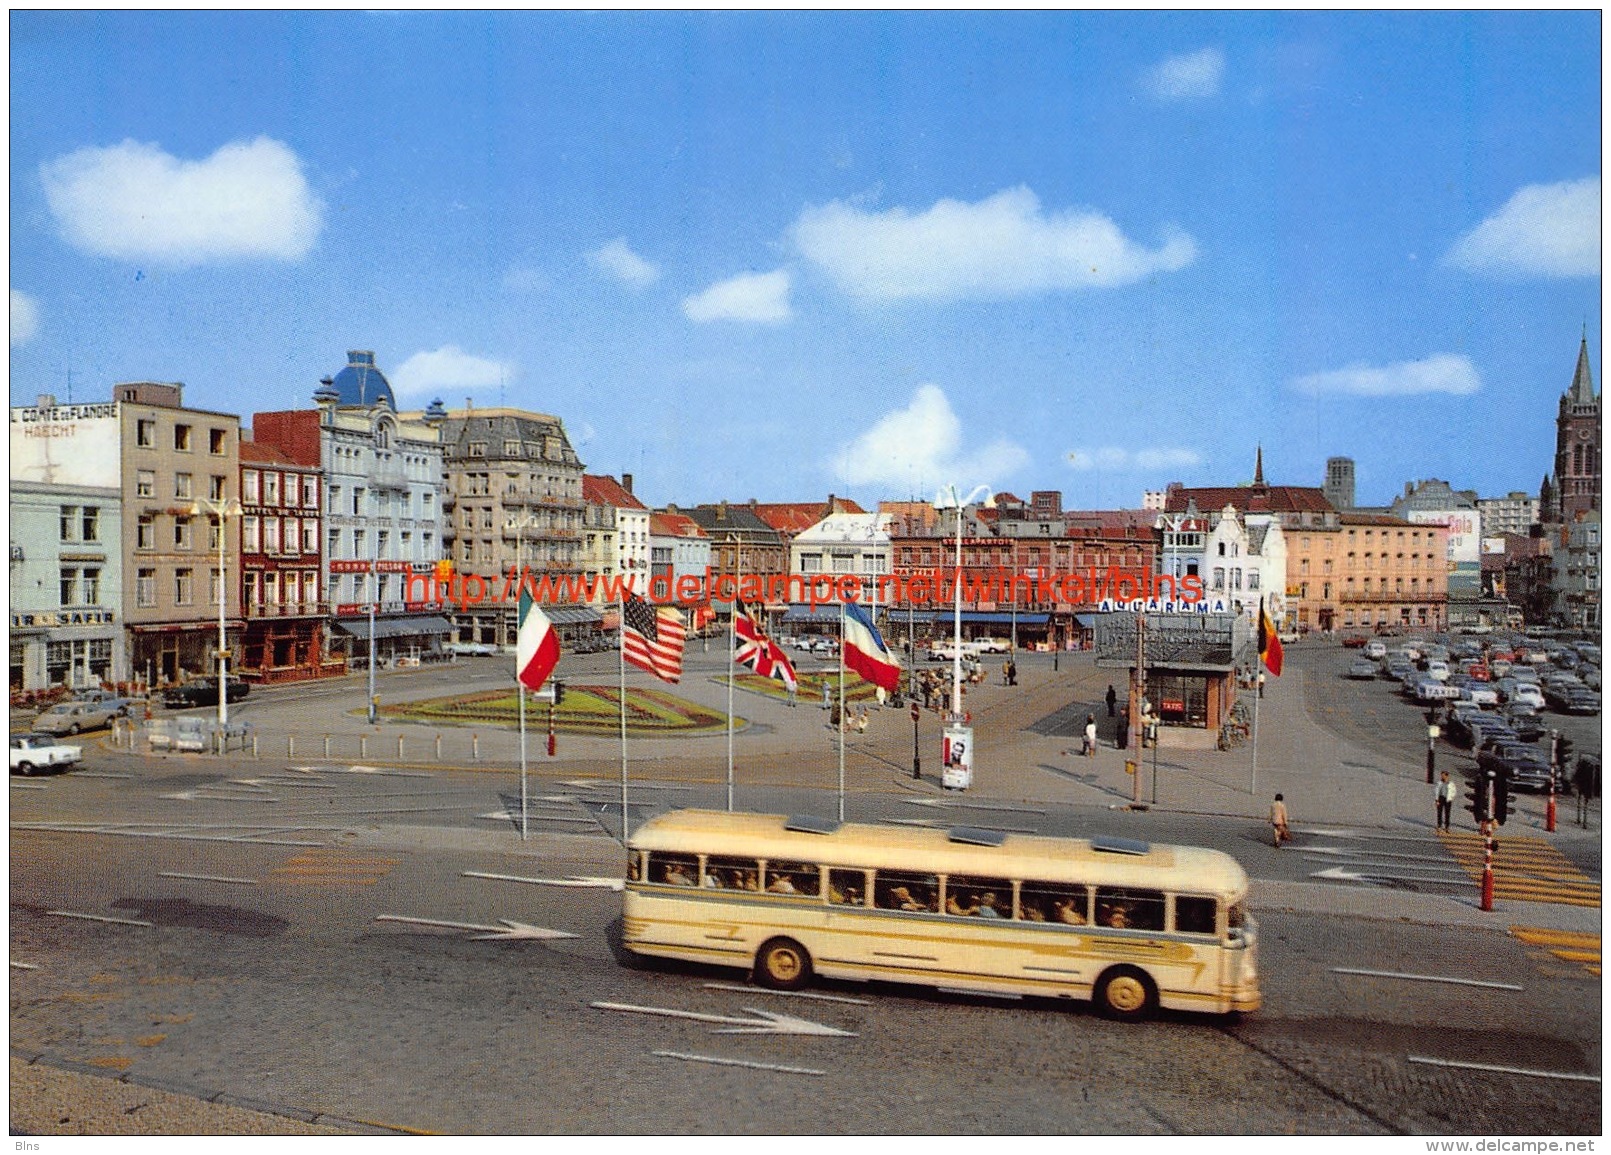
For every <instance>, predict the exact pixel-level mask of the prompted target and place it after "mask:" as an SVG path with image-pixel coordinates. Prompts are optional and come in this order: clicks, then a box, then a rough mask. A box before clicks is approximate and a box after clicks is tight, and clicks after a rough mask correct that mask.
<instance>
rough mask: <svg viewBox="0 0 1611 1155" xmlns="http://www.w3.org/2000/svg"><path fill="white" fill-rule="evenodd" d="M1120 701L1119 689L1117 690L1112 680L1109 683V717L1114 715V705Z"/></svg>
mask: <svg viewBox="0 0 1611 1155" xmlns="http://www.w3.org/2000/svg"><path fill="white" fill-rule="evenodd" d="M1118 703H1119V691H1117V690H1115V689H1114V688H1113V684H1112V683H1111V682H1110V683H1108V717H1109V718H1111V717H1113V707H1114V706H1116V705H1118Z"/></svg>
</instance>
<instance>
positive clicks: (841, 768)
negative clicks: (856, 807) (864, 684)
mask: <svg viewBox="0 0 1611 1155" xmlns="http://www.w3.org/2000/svg"><path fill="white" fill-rule="evenodd" d="M829 717H832V714H830V715H829ZM844 820H845V603H844V602H843V601H842V600H841V601H840V603H839V821H841V822H843V821H844Z"/></svg>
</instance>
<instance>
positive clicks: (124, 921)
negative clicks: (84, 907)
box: [45, 910, 157, 926]
mask: <svg viewBox="0 0 1611 1155" xmlns="http://www.w3.org/2000/svg"><path fill="white" fill-rule="evenodd" d="M45 913H46V914H54V915H59V916H60V917H62V918H82V919H85V920H87V921H89V922H115V923H118V924H119V925H121V926H156V925H157V924H156V923H154V922H145V921H143V920H141V919H138V918H113V917H112V916H111V915H106V914H80V913H79V912H78V911H76V910H47V911H46V912H45Z"/></svg>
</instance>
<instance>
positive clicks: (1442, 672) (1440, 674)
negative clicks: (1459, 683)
mask: <svg viewBox="0 0 1611 1155" xmlns="http://www.w3.org/2000/svg"><path fill="white" fill-rule="evenodd" d="M1426 676H1427V677H1429V678H1433V679H1435V680H1437V681H1439V682H1447V681H1448V680H1449V663H1448V662H1445V661H1443V660H1441V659H1437V658H1428V659H1427V662H1426Z"/></svg>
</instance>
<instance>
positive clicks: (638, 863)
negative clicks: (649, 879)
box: [626, 850, 643, 882]
mask: <svg viewBox="0 0 1611 1155" xmlns="http://www.w3.org/2000/svg"><path fill="white" fill-rule="evenodd" d="M642 859H643V853H642V851H638V850H633V851H630V852H628V854H627V869H626V877H627V881H628V882H637V881H638V880H639V879H640V878H642V877H643V864H642Z"/></svg>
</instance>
